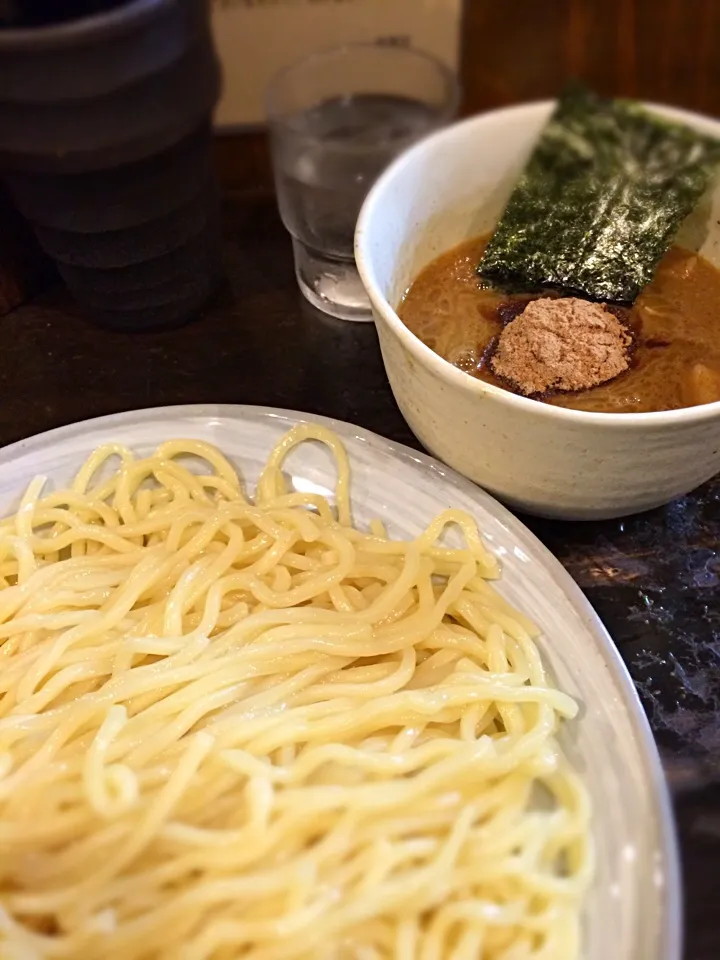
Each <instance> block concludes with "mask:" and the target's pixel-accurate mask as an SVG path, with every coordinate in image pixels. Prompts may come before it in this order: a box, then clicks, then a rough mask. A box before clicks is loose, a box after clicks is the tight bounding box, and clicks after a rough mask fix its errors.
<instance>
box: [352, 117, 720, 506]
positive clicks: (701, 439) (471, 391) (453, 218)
mask: <svg viewBox="0 0 720 960" xmlns="http://www.w3.org/2000/svg"><path fill="white" fill-rule="evenodd" d="M647 106H648V109H650V110H651V111H653V112H655V113H658V114H660V115H661V116H664V117H667V118H669V119H672V120H676V121H680V122H684V123H686V124H687V125H688V126H691V127H692V128H694V129H695V130H698V131H700V132H702V133H704V134H707V135H710V136H714V137H717V138H720V122H717V121H714V120H711V119H709V118H706V117H702V116H698V115H696V114H692V113H688V112H685V111H682V110H675V109H670V108H667V107H658V106H654V105H647ZM552 109H553V104H552V103H551V102H544V103H537V104H529V105H523V106H519V107H512V108H509V109H502V110H496V111H493V112H490V113H486V114H482V115H480V116H477V117H473V118H471V119H470V120H466V121H464V122H462V123H458V124H455V125H454V126H451V127H448V128H446V129H444V130H442V131H441V132H439V133H436V134H434V135H433V136H430V137H428V138H427V139H426V140H424V141H422V142H421V143H419V144H418V145H417V146H415V147H414V148H412V149H411V150H409V151H408V152H407V153H406V154H404V155H403V156H401V157H400V158H399V159H398V160H396V161H395V163H394V164H393V165H392V166H391V167H390V168H389V169H388V170H387V171H386V172H385V174H384V175H383V176H382V177H381V178H380V180H379V181H378V183H377V184H376V185H375V187H374V188H373V190H372V191H371V192H370V194H369V196H368V198H367V200H366V202H365V205H364V207H363V210H362V213H361V215H360V219H359V222H358V228H357V234H356V239H355V253H356V259H357V263H358V268H359V271H360V275H361V277H362V280H363V283H364V284H365V287H366V289H367V291H368V294H369V297H370V301H371V304H372V309H373V314H374V318H375V322H376V326H377V330H378V335H379V338H380V346H381V349H382V355H383V361H384V363H385V368H386V370H387V374H388V378H389V380H390V385H391V387H392V390H393V393H394V395H395V399H396V400H397V403H398V405H399V407H400V409H401V411H402V413H403V415H404V417H405V419H406V420H407V422H408V424H409V425H410V427H411V429H412V431H413V432H414V433H415V435H416V436H417V438H418V440H419V441H420V442H421V443H422V444H423V446H424V447H426V448H427V450H429V451H430V453H432V454H433V455H434V456H436V457H438V458H439V459H441V460H443V461H444V462H445V463H447V464H448V465H449V466H451V467H453V468H454V469H455V470H458V471H459V472H460V473H462V474H464V475H465V476H466V477H469V478H470V479H471V480H473V481H475V483H477V484H479V485H480V486H482V487H484V488H485V489H486V490H488V491H490V492H491V493H493V494H495V495H496V496H498V497H499V498H500V499H502V500H504V501H505V502H506V503H507V504H509V505H510V506H511V507H513V508H516V509H518V510H523V511H526V512H528V513H533V514H536V515H539V516H546V517H554V518H559V519H565V520H595V519H607V518H612V517H619V516H625V515H627V514H631V513H636V512H639V511H642V510H648V509H650V508H653V507H657V506H660V505H661V504H664V503H668V502H669V501H671V500H673V499H675V498H676V497H678V496H681V495H683V494H685V493H687V492H689V491H690V490H692V489H694V488H695V487H697V486H699V485H700V484H701V483H703V482H704V481H706V480H708V479H709V478H710V477H712V476H713V475H714V474H715V473H717V472H718V471H720V402H718V403H708V404H704V405H701V406H693V407H687V408H684V409H678V410H670V411H665V412H657V413H593V412H587V411H580V410H571V409H567V408H564V407H559V406H553V405H550V404H547V403H542V402H538V401H536V400H532V399H528V398H526V397H522V396H519V395H516V394H514V393H511V392H509V391H506V390H503V389H502V388H499V387H496V386H493V385H491V384H488V383H484V382H483V381H481V380H478V379H475V378H474V377H471V376H469V375H468V374H466V373H463V372H462V371H461V370H459V369H457V368H456V367H454V366H453V365H452V364H450V363H448V362H447V361H446V360H443V359H442V358H441V357H440V356H438V355H437V354H436V353H434V352H433V351H432V350H431V349H430V348H429V347H427V346H426V345H425V344H424V343H422V342H421V341H420V340H419V339H418V338H417V337H416V336H415V335H414V334H413V333H411V332H410V330H408V329H407V327H406V326H405V325H404V324H403V322H402V321H401V320H400V318H399V317H398V314H397V312H396V309H397V307H398V305H399V303H400V301H401V299H402V297H403V295H404V293H405V291H406V290H407V289H408V287H409V286H410V284H411V283H412V282H413V281H414V280H415V278H416V277H417V276H418V274H419V272H420V271H421V270H422V269H423V268H424V267H425V266H426V265H427V264H429V263H430V262H431V261H433V260H434V259H435V258H436V257H438V256H439V255H440V254H442V253H444V252H445V251H447V250H450V249H451V248H453V247H455V246H456V245H457V244H459V243H461V242H462V241H464V240H468V239H470V238H472V237H475V236H478V235H480V234H482V233H486V232H488V231H490V230H492V229H493V227H494V225H495V223H496V222H497V220H498V218H499V217H500V215H501V213H502V211H503V209H504V207H505V204H506V202H507V200H508V197H509V196H510V193H511V192H512V190H513V188H514V186H515V184H516V183H517V181H518V178H519V177H520V174H521V172H522V170H523V168H524V166H525V164H526V162H527V160H528V157H529V155H530V153H531V151H532V148H533V146H534V144H535V142H536V141H537V139H538V137H539V135H540V132H541V130H542V128H543V127H544V125H545V123H546V122H547V120H548V118H549V116H550V114H551V112H552ZM701 210H702V219H703V222H702V225H701V226H702V230H700V231H699V232H698V231H697V229H696V227H697V225H696V227H695V228H694V235H695V234H697V236H699V237H700V240H699V242H698V243H697V248H698V249H699V252H700V253H701V254H702V256H704V257H705V258H707V260H709V261H710V263H711V264H713V265H714V266H720V186H716V188H715V192H714V194H713V196H712V198H711V199H710V201H709V202H708V203H705V202H703V204H701ZM700 212H701V211H700V208H699V209H698V211H696V213H694V214H693V215H692V218H691V219H693V218H694V220H695V221H697V219H698V216H699V215H700ZM696 214H697V215H696ZM719 310H720V305H719ZM718 334H719V335H720V313H719V325H718Z"/></svg>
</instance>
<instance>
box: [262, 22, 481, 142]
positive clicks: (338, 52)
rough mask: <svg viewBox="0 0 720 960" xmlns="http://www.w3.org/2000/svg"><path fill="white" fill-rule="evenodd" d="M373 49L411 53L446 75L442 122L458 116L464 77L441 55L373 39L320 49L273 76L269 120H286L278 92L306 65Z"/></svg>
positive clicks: (268, 100) (267, 101)
mask: <svg viewBox="0 0 720 960" xmlns="http://www.w3.org/2000/svg"><path fill="white" fill-rule="evenodd" d="M370 50H380V51H383V52H385V53H391V54H408V55H410V56H411V57H413V58H414V59H416V60H418V61H424V62H425V63H427V64H428V65H429V66H431V67H433V68H434V69H435V70H436V71H437V73H438V74H439V75H440V76H441V77H442V80H443V82H444V83H445V86H446V88H447V93H446V97H445V98H444V102H443V104H442V106H441V108H440V109H439V110H438V114H437V118H438V122H439V123H440V124H442V123H443V122H445V121H447V120H448V119H450V118H452V117H453V116H455V114H456V112H457V110H458V108H459V106H460V99H461V95H462V91H461V88H460V78H459V76H458V74H457V73H456V71H454V70H453V69H452V68H451V67H449V66H448V65H447V64H446V63H445V62H444V61H443V60H441V59H440V57H437V56H435V54H433V53H429V52H428V51H427V50H421V49H419V48H418V47H414V46H412V45H408V46H392V45H391V44H386V43H377V42H375V41H372V40H365V41H363V40H360V41H356V42H353V43H342V44H339V45H336V46H332V47H326V48H325V49H323V50H317V51H315V52H314V53H310V54H307V55H305V56H303V57H299V58H298V59H296V60H294V61H293V62H292V63H290V64H288V65H287V66H285V67H283V68H282V69H281V70H279V71H278V72H277V73H276V74H275V76H274V77H273V78H272V80H271V81H270V83H269V84H268V86H267V89H266V91H265V98H264V99H265V113H266V117H267V119H268V122H269V123H270V124H271V125H272V124H273V123H277V122H279V121H280V120H281V119H282V117H283V113H282V112H281V111H280V110H279V109H278V108H277V103H276V102H275V100H276V94H277V93H278V88H279V87H280V85H281V84H282V82H283V81H285V80H287V79H288V78H289V77H290V76H292V74H294V73H295V72H296V71H298V70H300V69H301V68H302V67H306V66H309V65H311V64H314V63H319V62H321V61H323V60H332V59H333V58H335V57H338V56H343V55H345V54H350V53H356V52H361V51H370ZM286 126H287V128H288V129H289V130H294V132H295V133H297V134H299V135H301V136H304V138H305V139H308V140H317V139H318V137H315V136H312V135H310V134H303V132H302V131H301V130H299V129H297V128H294V127H293V125H292V124H291V123H288V124H286Z"/></svg>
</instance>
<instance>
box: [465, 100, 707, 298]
mask: <svg viewBox="0 0 720 960" xmlns="http://www.w3.org/2000/svg"><path fill="white" fill-rule="evenodd" d="M719 161H720V141H717V140H714V139H711V138H709V137H704V136H701V135H700V134H698V133H696V132H695V131H693V130H691V129H690V128H689V127H686V126H685V125H683V124H678V123H672V122H669V121H666V120H664V119H662V118H658V117H656V116H655V115H651V114H649V113H648V112H647V111H646V110H644V109H643V107H642V106H641V105H640V104H638V103H636V102H634V101H628V100H603V99H601V98H599V97H597V96H596V95H595V94H593V93H590V92H589V91H587V90H585V89H583V88H581V87H578V86H573V87H571V88H569V89H568V90H567V91H566V92H565V94H564V95H563V97H562V98H561V99H560V101H559V103H558V106H557V108H556V110H555V113H554V114H553V116H552V117H551V119H550V121H549V123H548V125H547V126H546V127H545V129H544V131H543V133H542V135H541V137H540V140H539V142H538V144H537V146H536V148H535V150H534V152H533V154H532V156H531V158H530V161H529V163H528V165H527V167H526V169H525V171H524V173H523V175H522V177H521V179H520V181H519V183H518V184H517V186H516V188H515V190H514V191H513V193H512V195H511V197H510V200H509V202H508V204H507V206H506V208H505V211H504V213H503V215H502V217H501V219H500V221H499V223H498V225H497V227H496V229H495V233H494V234H493V236H492V238H491V240H490V242H489V243H488V246H487V248H486V250H485V253H484V255H483V258H482V260H481V262H480V265H479V266H478V272H479V273H480V275H481V277H483V278H484V279H485V280H488V281H490V282H491V283H493V284H495V285H497V286H500V287H504V288H506V289H514V290H518V289H522V290H537V289H542V288H543V287H553V288H555V289H560V290H562V291H566V292H572V293H575V294H579V295H581V296H585V297H588V298H589V299H591V300H605V301H611V302H615V303H632V302H633V301H634V300H635V298H636V297H637V295H638V294H639V293H640V291H641V290H642V288H643V287H644V286H645V285H646V284H647V283H649V282H650V280H651V279H652V277H653V274H654V273H655V269H656V267H657V264H658V262H659V260H660V258H661V257H662V255H663V254H664V253H665V251H666V250H667V249H668V247H669V246H670V244H671V242H672V239H673V237H674V235H675V233H676V232H677V230H678V228H679V226H680V224H681V223H682V221H683V220H684V219H685V217H686V216H687V215H688V214H689V213H690V212H691V211H692V209H693V207H694V206H695V205H696V203H697V201H698V200H699V199H700V197H701V196H702V194H703V193H704V191H705V190H706V188H707V186H708V184H709V182H710V178H711V176H712V175H713V173H714V171H715V167H716V164H717V163H718V162H719Z"/></svg>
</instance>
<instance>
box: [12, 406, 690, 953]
mask: <svg viewBox="0 0 720 960" xmlns="http://www.w3.org/2000/svg"><path fill="white" fill-rule="evenodd" d="M0 468H1V469H0V516H2V517H4V518H6V519H4V520H2V521H0V957H2V958H3V960H5V958H8V960H9V958H12V960H51V958H52V960H99V958H103V960H120V958H122V960H151V958H154V960H170V958H172V960H234V958H243V960H245V958H247V960H285V958H287V960H311V958H313V960H391V958H395V960H416V958H417V960H580V958H583V960H609V958H611V957H612V960H679V957H680V938H681V922H680V913H681V902H680V888H679V882H678V861H677V851H676V846H675V837H674V830H673V823H672V814H671V807H670V802H669V798H668V794H667V790H666V786H665V782H664V779H663V775H662V769H661V766H660V761H659V757H658V754H657V751H656V748H655V745H654V742H653V739H652V735H651V732H650V729H649V726H648V724H647V721H646V719H645V716H644V714H643V712H642V708H641V706H640V704H639V701H638V699H637V696H636V694H635V691H634V688H633V685H632V682H631V680H630V678H629V676H628V674H627V672H626V670H625V668H624V666H623V664H622V661H621V659H620V657H619V655H618V653H617V651H616V649H615V647H614V646H613V644H612V642H611V640H610V638H609V637H608V635H607V633H606V632H605V630H604V628H603V627H602V625H601V624H600V622H599V620H598V619H597V617H596V615H595V614H594V613H593V611H592V610H591V608H590V607H589V605H588V604H587V602H586V601H585V600H584V598H583V596H582V594H581V593H580V591H579V589H578V588H577V587H576V586H575V585H574V583H573V582H572V580H571V579H570V577H569V576H568V574H567V573H566V572H565V571H564V570H563V569H562V567H561V566H560V564H559V563H558V562H557V561H556V560H555V559H554V558H553V557H552V556H551V555H550V554H549V553H548V551H547V550H546V549H545V548H544V547H543V546H541V544H540V543H539V542H538V541H537V540H536V539H535V537H534V536H533V535H532V534H530V533H529V531H528V530H526V529H525V527H524V526H523V525H522V524H521V523H520V522H519V521H518V520H516V519H515V518H514V517H513V516H512V515H511V514H510V513H509V512H508V511H507V510H505V509H504V508H503V507H501V506H500V505H499V504H498V503H496V502H495V501H494V500H493V499H492V498H491V497H489V496H487V495H486V494H485V493H483V492H482V491H481V490H479V489H478V488H477V487H475V486H474V485H472V484H471V483H470V482H468V481H465V480H463V479H462V478H460V477H459V476H457V475H456V474H454V473H453V472H452V471H450V470H448V469H446V468H445V467H443V466H441V465H440V464H439V463H437V462H436V461H434V460H432V459H430V458H429V457H426V456H424V455H422V454H419V453H416V452H414V451H412V450H409V449H408V448H405V447H402V446H399V445H396V444H392V443H390V442H388V441H386V440H383V439H381V438H380V437H377V436H375V435H373V434H370V433H367V432H365V431H363V430H360V429H358V428H356V427H353V426H350V425H347V424H342V423H338V422H335V421H329V420H323V419H321V418H316V417H313V418H306V417H305V416H304V415H303V414H297V413H292V412H287V411H278V410H269V409H263V408H256V407H232V406H191V407H171V408H164V409H158V410H147V411H140V412H135V413H126V414H121V415H118V416H111V417H105V418H102V419H99V420H92V421H89V422H87V423H84V424H79V425H76V426H71V427H67V428H62V429H60V430H55V431H52V432H50V433H47V434H44V435H42V436H40V437H36V438H34V439H31V440H28V441H23V442H20V443H17V444H14V445H13V446H11V447H7V448H5V449H4V450H3V451H1V452H0Z"/></svg>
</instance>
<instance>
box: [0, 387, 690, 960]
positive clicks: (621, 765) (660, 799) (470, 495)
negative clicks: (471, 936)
mask: <svg viewBox="0 0 720 960" xmlns="http://www.w3.org/2000/svg"><path fill="white" fill-rule="evenodd" d="M305 419H312V420H315V421H317V422H322V423H325V424H326V425H327V426H330V427H331V428H332V429H334V430H335V431H337V432H338V433H339V434H340V435H341V436H342V437H343V439H344V440H345V443H346V444H347V447H348V452H349V454H350V461H351V465H352V477H353V487H352V500H353V507H354V511H355V521H356V522H357V523H360V524H363V523H365V522H366V521H368V520H369V519H371V518H372V517H381V518H382V519H383V520H384V521H385V522H386V523H387V526H388V529H389V530H390V533H391V535H392V536H395V537H411V536H413V535H415V534H417V533H418V532H419V531H420V529H421V528H422V527H424V526H425V525H426V524H427V523H428V521H430V520H431V519H432V518H433V517H434V516H436V515H437V514H438V513H439V512H440V511H442V510H443V509H445V508H447V507H448V506H454V507H459V508H461V509H463V510H467V511H468V512H469V513H471V514H473V515H474V516H475V517H476V518H477V520H478V522H479V524H480V526H481V527H482V530H483V532H484V534H485V537H486V538H487V541H488V543H489V545H490V547H491V548H492V549H493V550H494V551H495V552H496V553H497V554H498V556H499V557H500V558H501V560H502V564H503V578H502V581H501V583H500V589H501V591H502V593H503V594H504V595H505V596H506V597H507V598H508V599H509V600H510V601H511V602H513V603H515V604H516V605H517V606H518V607H519V608H520V609H522V610H523V612H524V613H525V614H527V615H528V616H530V617H531V618H532V619H533V620H535V621H536V622H537V623H538V624H539V625H540V626H541V628H542V629H543V639H542V650H543V653H544V655H545V657H546V659H547V661H548V663H549V665H550V667H551V668H552V670H553V671H554V673H555V676H556V679H557V682H558V685H559V686H560V687H561V688H562V689H563V690H565V691H567V692H568V693H569V694H571V695H572V696H574V697H575V698H576V699H577V700H578V701H579V702H580V703H581V705H582V709H581V714H580V718H579V719H578V720H577V721H575V722H573V723H571V724H567V725H566V727H565V729H564V735H563V747H564V749H565V751H566V753H567V755H568V757H569V759H570V760H571V762H572V763H573V765H574V766H575V768H576V769H577V770H578V771H579V772H580V773H581V775H582V776H583V777H584V778H585V781H586V783H587V785H588V787H589V789H590V792H591V795H592V800H593V804H594V831H595V839H596V845H597V855H598V865H597V877H596V882H595V886H594V889H593V891H592V894H591V896H590V897H589V899H588V905H587V917H586V950H585V956H586V960H679V958H680V954H681V892H680V884H679V870H678V857H677V849H676V841H675V835H674V827H673V818H672V812H671V806H670V801H669V797H668V793H667V789H666V786H665V781H664V777H663V773H662V768H661V765H660V760H659V757H658V753H657V750H656V747H655V744H654V741H653V737H652V734H651V731H650V728H649V725H648V723H647V720H646V718H645V714H644V713H643V710H642V707H641V705H640V702H639V700H638V698H637V695H636V693H635V689H634V687H633V684H632V681H631V679H630V677H629V675H628V673H627V671H626V669H625V667H624V665H623V662H622V660H621V658H620V656H619V654H618V652H617V650H616V648H615V646H614V645H613V643H612V641H611V640H610V638H609V636H608V634H607V633H606V631H605V629H604V627H603V626H602V624H601V623H600V621H599V620H598V618H597V616H596V614H595V613H594V612H593V610H592V609H591V607H590V606H589V604H588V603H587V601H586V600H585V599H584V597H583V595H582V593H581V592H580V590H579V589H578V587H577V586H576V585H575V583H574V582H573V581H572V579H571V578H570V576H569V575H568V574H567V573H566V572H565V570H564V569H563V568H562V567H561V565H560V564H559V563H558V561H557V560H555V558H554V557H553V556H552V555H551V554H550V553H549V552H548V551H547V550H546V549H545V548H544V547H543V546H542V545H541V544H540V542H539V541H538V540H537V539H536V538H535V537H534V536H533V535H532V534H531V533H530V532H529V531H528V530H527V529H526V528H525V527H524V526H523V525H522V524H521V523H520V522H519V521H518V520H516V519H515V518H514V517H513V516H512V514H510V513H509V512H508V511H507V510H505V508H504V507H502V506H500V504H498V503H497V502H496V501H495V500H493V499H492V498H491V497H490V496H488V495H487V494H485V493H483V492H482V491H481V490H479V489H478V488H477V487H476V486H474V485H473V484H472V483H470V482H469V481H467V480H464V479H462V478H461V477H460V476H458V475H457V474H456V473H454V472H453V471H451V470H449V469H447V468H446V467H443V466H442V465H441V464H440V463H438V462H437V461H435V460H432V459H431V458H430V457H426V456H424V455H422V454H419V453H415V452H414V451H413V450H410V449H409V448H407V447H403V446H401V445H398V444H393V443H390V442H389V441H387V440H384V439H382V438H381V437H378V436H376V435H374V434H372V433H368V432H367V431H364V430H361V429H359V428H357V427H354V426H350V425H349V424H344V423H340V422H336V421H330V420H323V419H322V418H319V417H306V416H304V415H303V414H298V413H293V412H290V411H282V410H271V409H265V408H260V407H239V406H238V407H235V406H208V405H203V406H186V407H166V408H161V409H157V410H145V411H139V412H134V413H123V414H119V415H117V416H111V417H103V418H101V419H98V420H90V421H87V422H85V423H81V424H77V425H74V426H70V427H64V428H62V429H59V430H53V431H51V432H50V433H45V434H42V435H41V436H38V437H35V438H33V439H31V440H23V441H21V442H19V443H16V444H13V445H12V446H9V447H6V448H5V449H4V450H2V451H0V515H6V514H7V513H9V512H11V511H12V510H14V509H15V508H16V507H17V505H18V502H19V499H20V496H21V494H22V492H23V490H24V488H25V487H26V485H27V484H28V483H29V481H30V480H31V479H32V478H33V477H34V476H36V475H37V474H44V475H46V476H47V477H48V478H49V481H50V484H51V485H64V484H66V483H67V481H68V480H69V479H70V478H71V476H72V475H73V474H74V472H75V471H76V469H77V468H78V466H79V465H80V463H81V462H82V461H83V459H84V458H85V457H86V455H87V454H89V453H90V452H91V451H92V450H94V449H95V448H96V447H97V446H100V445H101V444H103V443H107V442H109V441H114V442H117V443H122V444H125V445H127V446H129V447H131V448H132V449H133V450H134V451H136V452H138V453H148V452H149V451H150V450H151V449H152V448H154V447H155V446H157V445H158V444H159V443H160V442H162V441H164V440H169V439H173V438H181V437H190V438H196V439H201V440H207V441H210V442H211V443H214V444H216V445H217V446H218V447H219V448H220V449H221V450H222V451H223V452H224V453H225V454H226V455H227V456H228V457H230V459H232V460H233V461H234V462H235V463H236V464H237V466H238V468H239V469H240V471H241V473H242V475H243V476H244V478H245V480H246V482H247V483H248V485H249V487H251V488H252V486H253V484H254V482H255V480H256V479H257V476H258V473H259V470H260V467H261V465H262V464H263V463H264V461H265V459H266V457H267V455H268V453H269V451H270V449H271V448H272V446H273V445H274V444H275V443H276V442H277V441H278V440H279V439H280V437H281V436H282V435H283V434H284V433H285V431H286V430H288V429H289V428H290V427H291V426H292V425H293V424H294V423H297V422H298V421H300V420H305ZM287 472H288V475H289V477H290V478H291V479H292V482H293V483H294V485H295V486H296V487H297V488H298V489H302V490H308V489H310V490H316V491H318V492H322V493H324V494H326V493H330V492H331V491H332V489H333V485H334V479H335V478H334V470H333V465H332V460H331V457H330V454H329V452H328V451H327V450H326V449H325V448H324V447H322V446H320V445H319V444H306V445H304V446H302V447H301V448H299V449H298V450H296V451H294V452H293V453H292V454H291V456H290V457H289V459H288V461H287Z"/></svg>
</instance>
